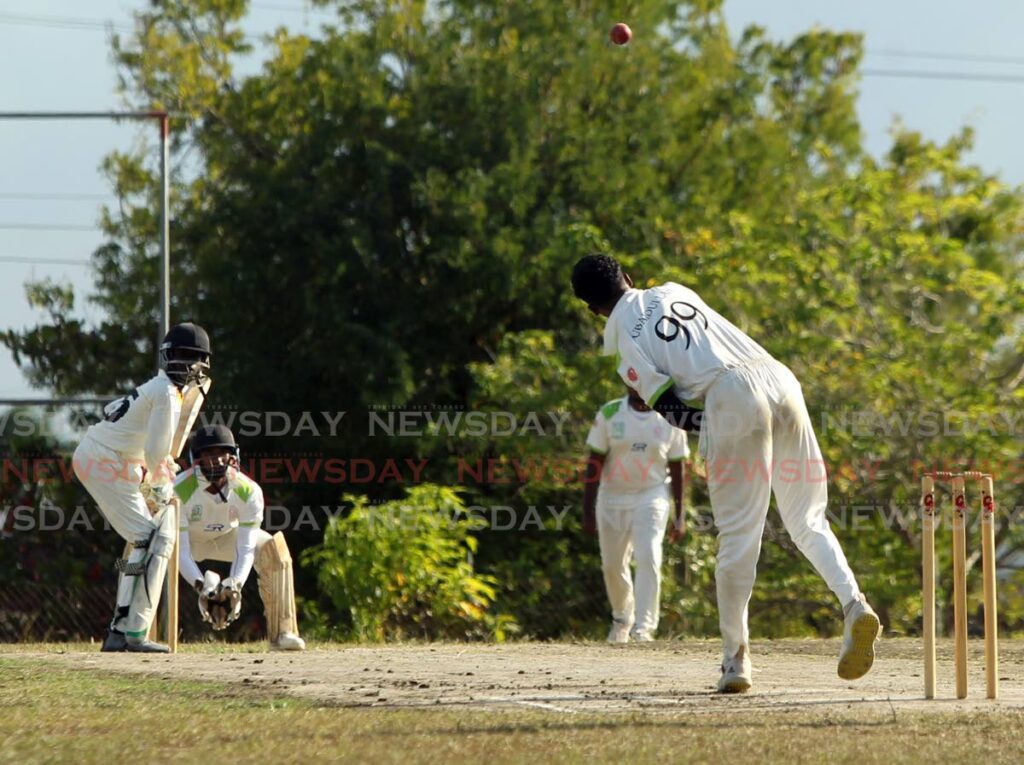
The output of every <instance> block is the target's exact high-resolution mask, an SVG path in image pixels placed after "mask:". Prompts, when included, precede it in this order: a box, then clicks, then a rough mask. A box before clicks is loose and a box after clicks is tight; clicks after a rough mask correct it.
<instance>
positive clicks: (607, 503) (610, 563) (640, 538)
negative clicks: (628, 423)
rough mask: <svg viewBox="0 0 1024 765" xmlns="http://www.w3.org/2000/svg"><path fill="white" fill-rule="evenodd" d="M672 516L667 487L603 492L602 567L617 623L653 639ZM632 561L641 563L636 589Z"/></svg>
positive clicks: (599, 508)
mask: <svg viewBox="0 0 1024 765" xmlns="http://www.w3.org/2000/svg"><path fill="white" fill-rule="evenodd" d="M668 512H669V496H668V488H667V487H666V486H656V487H654V488H653V489H648V490H647V491H641V492H636V493H631V494H626V493H622V494H611V493H607V492H604V491H601V492H600V493H599V494H598V498H597V535H598V542H599V545H600V548H601V569H602V571H603V572H604V584H605V588H606V589H607V590H608V601H609V602H610V604H611V607H612V619H614V620H615V621H617V622H620V623H623V624H629V625H632V627H633V630H634V631H636V632H647V633H649V634H651V635H652V636H653V634H654V632H655V630H657V629H658V616H659V601H660V596H661V542H662V539H664V537H665V523H666V521H667V520H668ZM630 559H632V560H633V561H634V562H635V564H636V584H635V586H634V583H633V577H632V576H630V571H629V563H630Z"/></svg>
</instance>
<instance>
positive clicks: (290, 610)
mask: <svg viewBox="0 0 1024 765" xmlns="http://www.w3.org/2000/svg"><path fill="white" fill-rule="evenodd" d="M189 459H190V462H191V464H192V468H191V469H190V470H188V471H185V472H182V473H181V474H180V475H179V476H178V477H177V479H176V480H175V483H174V491H175V492H176V493H177V495H178V499H179V500H180V502H181V527H180V529H179V537H178V565H179V569H180V571H181V576H182V578H183V579H184V580H185V581H186V582H188V584H189V586H190V587H192V588H193V589H194V590H195V591H196V593H197V594H198V595H199V610H200V612H201V613H202V615H203V620H204V621H207V622H209V623H210V624H211V625H212V626H213V628H214V629H215V630H221V629H224V628H225V627H227V626H228V624H230V623H231V622H233V621H234V620H235V619H237V618H238V615H239V613H240V612H241V608H242V587H243V586H244V585H245V582H246V580H247V579H248V578H249V574H250V573H251V572H252V569H253V567H254V566H255V568H256V574H257V575H258V577H259V590H260V598H261V599H262V600H263V608H264V612H265V614H266V617H267V638H268V640H269V641H270V647H271V648H272V649H274V650H282V651H301V650H302V649H304V648H305V647H306V643H305V641H303V640H302V638H300V637H299V628H298V620H297V619H296V614H295V585H294V580H293V576H292V559H291V555H290V554H289V552H288V545H287V544H285V540H284V535H283V534H281V533H280V532H278V533H277V534H274V535H273V536H271V535H270V534H268V533H267V532H266V531H264V530H263V529H261V528H260V526H261V525H262V524H263V509H264V504H263V490H262V489H261V488H260V486H259V484H257V483H256V482H255V481H253V480H252V479H251V478H249V477H248V476H246V475H244V474H243V473H242V472H241V471H240V470H239V449H238V445H237V444H236V443H235V437H234V434H233V433H232V432H231V431H230V430H229V429H228V428H226V427H224V426H223V425H206V426H204V427H201V428H198V429H197V430H196V432H195V434H194V435H193V436H192V441H191V442H190V444H189ZM207 560H215V561H223V562H226V563H230V564H231V572H230V575H229V576H228V577H227V578H226V579H224V580H223V581H221V579H220V576H219V575H218V574H217V573H216V572H213V571H207V572H206V573H205V574H204V573H203V572H202V571H201V570H200V568H199V566H198V565H197V564H196V561H207Z"/></svg>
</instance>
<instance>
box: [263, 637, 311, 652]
mask: <svg viewBox="0 0 1024 765" xmlns="http://www.w3.org/2000/svg"><path fill="white" fill-rule="evenodd" d="M270 650H271V651H305V650H306V641H305V640H303V639H302V638H300V637H299V636H298V635H293V634H292V633H291V632H282V633H281V634H280V635H278V636H277V641H276V642H274V643H271V644H270Z"/></svg>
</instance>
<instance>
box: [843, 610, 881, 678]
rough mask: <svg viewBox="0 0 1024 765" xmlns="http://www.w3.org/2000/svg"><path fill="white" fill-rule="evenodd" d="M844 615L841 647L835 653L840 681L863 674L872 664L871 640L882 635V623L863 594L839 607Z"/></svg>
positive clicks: (872, 642)
mask: <svg viewBox="0 0 1024 765" xmlns="http://www.w3.org/2000/svg"><path fill="white" fill-rule="evenodd" d="M843 611H844V613H845V615H846V618H845V625H844V629H843V648H842V650H841V651H840V652H839V676H840V677H841V678H843V680H856V679H857V678H860V677H864V675H866V674H867V673H868V670H869V669H871V665H872V664H874V663H875V640H877V639H878V636H879V635H880V634H882V622H881V620H879V618H878V614H876V613H875V612H874V610H873V609H872V608H871V606H869V605H868V602H867V600H866V599H865V598H864V596H863V595H860V596H859V597H858V598H857V600H854V601H853V602H851V603H848V604H847V606H846V607H845V608H844V609H843Z"/></svg>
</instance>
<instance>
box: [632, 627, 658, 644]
mask: <svg viewBox="0 0 1024 765" xmlns="http://www.w3.org/2000/svg"><path fill="white" fill-rule="evenodd" d="M629 637H630V639H631V640H632V641H633V642H634V643H653V642H654V636H653V635H652V634H651V633H650V632H648V631H647V630H636V631H635V632H633V633H632V634H631V635H630V636H629Z"/></svg>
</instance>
